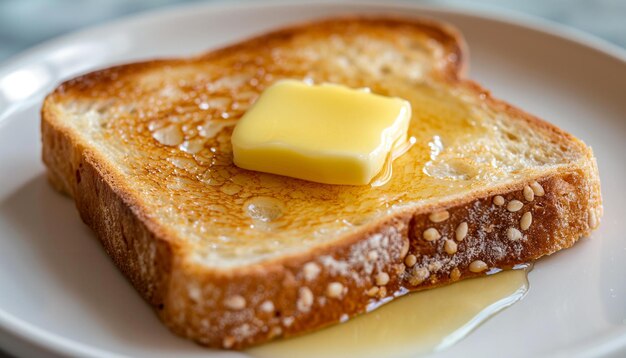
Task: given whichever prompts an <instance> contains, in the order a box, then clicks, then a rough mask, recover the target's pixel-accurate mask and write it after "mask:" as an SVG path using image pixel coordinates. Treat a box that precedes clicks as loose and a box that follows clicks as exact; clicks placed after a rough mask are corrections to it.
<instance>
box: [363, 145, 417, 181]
mask: <svg viewBox="0 0 626 358" xmlns="http://www.w3.org/2000/svg"><path fill="white" fill-rule="evenodd" d="M416 141H417V140H416V139H415V137H411V138H409V139H408V140H406V141H405V140H403V141H398V142H396V144H394V147H393V148H394V149H393V150H392V151H391V152H389V154H387V158H385V163H384V164H383V167H382V169H381V170H380V172H379V173H378V174H377V175H376V176H375V177H374V179H372V181H371V182H370V185H371V186H372V187H377V186H383V185H385V184H387V183H388V182H389V180H391V176H392V175H393V161H394V160H396V159H398V158H399V157H400V156H401V155H403V154H404V153H406V152H408V151H409V149H411V147H412V146H413V145H414V144H415V142H416Z"/></svg>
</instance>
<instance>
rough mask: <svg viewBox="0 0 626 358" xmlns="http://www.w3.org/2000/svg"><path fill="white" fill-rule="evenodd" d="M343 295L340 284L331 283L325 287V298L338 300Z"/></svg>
mask: <svg viewBox="0 0 626 358" xmlns="http://www.w3.org/2000/svg"><path fill="white" fill-rule="evenodd" d="M342 294H343V285H342V284H341V282H331V283H329V284H328V286H327V287H326V296H328V297H330V298H340V297H341V295H342Z"/></svg>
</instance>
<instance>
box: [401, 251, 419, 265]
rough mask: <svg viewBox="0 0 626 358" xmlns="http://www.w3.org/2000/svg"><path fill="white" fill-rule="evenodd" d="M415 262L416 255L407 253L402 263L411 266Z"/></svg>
mask: <svg viewBox="0 0 626 358" xmlns="http://www.w3.org/2000/svg"><path fill="white" fill-rule="evenodd" d="M415 263H417V257H415V255H413V254H411V255H407V256H406V258H405V259H404V264H405V265H406V266H407V267H413V266H415Z"/></svg>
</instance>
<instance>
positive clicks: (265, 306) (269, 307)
mask: <svg viewBox="0 0 626 358" xmlns="http://www.w3.org/2000/svg"><path fill="white" fill-rule="evenodd" d="M259 308H260V309H261V311H263V312H267V313H271V312H274V304H273V303H272V301H269V300H268V301H264V302H263V303H261V305H260V306H259Z"/></svg>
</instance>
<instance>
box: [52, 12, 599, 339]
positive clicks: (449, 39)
mask: <svg viewBox="0 0 626 358" xmlns="http://www.w3.org/2000/svg"><path fill="white" fill-rule="evenodd" d="M466 61H467V53H466V51H465V47H464V43H463V40H462V39H461V37H460V36H459V35H458V34H457V33H456V31H454V30H453V29H451V28H449V27H448V26H444V25H442V24H439V23H436V22H431V21H423V20H412V19H400V18H340V19H331V20H326V21H321V22H315V23H309V24H305V25H301V26H296V27H291V28H287V29H283V30H279V31H276V32H272V33H269V34H266V35H263V36H260V37H256V38H254V39H251V40H248V41H244V42H241V43H239V44H236V45H234V46H231V47H227V48H223V49H220V50H217V51H212V52H209V53H207V54H205V55H202V56H199V57H194V58H189V59H173V60H159V61H150V62H143V63H135V64H129V65H124V66H119V67H114V68H109V69H106V70H102V71H97V72H93V73H90V74H87V75H84V76H82V77H78V78H76V79H73V80H70V81H68V82H66V83H63V84H62V85H61V86H60V87H58V88H57V89H56V90H55V91H54V93H52V94H50V95H49V96H48V97H47V98H46V100H45V103H44V106H43V109H42V132H43V159H44V162H45V163H46V165H47V167H48V174H49V177H50V180H51V182H52V184H53V185H54V186H55V187H56V188H57V189H59V190H61V191H63V192H66V193H68V194H69V195H71V196H72V197H73V198H74V200H75V201H76V205H77V207H78V211H79V212H80V215H81V217H82V219H83V220H84V221H85V223H86V224H87V225H89V226H90V227H91V228H92V229H93V230H94V231H95V233H96V235H97V237H98V238H99V239H100V240H101V241H102V243H103V245H104V248H105V250H106V251H107V253H108V254H109V255H110V256H111V257H112V258H113V260H114V261H115V263H116V264H117V266H118V267H119V268H120V270H121V271H122V272H123V273H124V274H125V275H126V276H127V277H128V279H129V280H130V281H131V282H132V284H133V285H134V286H135V287H136V288H137V290H138V291H139V292H140V293H141V295H142V296H143V297H144V298H145V299H146V300H147V301H148V302H149V303H150V304H151V305H152V306H154V308H155V309H156V311H157V313H158V315H159V317H160V318H161V319H162V321H163V322H164V323H165V324H166V325H167V326H169V327H170V328H171V329H172V330H173V331H174V332H176V333H178V334H180V335H182V336H185V337H188V338H191V339H193V340H196V341H198V342H200V343H202V344H206V345H210V346H215V347H226V348H242V347H245V346H249V345H251V344H256V343H260V342H264V341H267V340H270V339H273V338H276V337H280V336H293V335H296V334H301V333H303V332H306V331H310V330H313V329H317V328H320V327H324V326H327V325H330V324H333V323H337V322H339V321H340V320H343V319H346V318H347V317H351V316H354V315H356V314H358V313H361V312H364V311H365V310H366V309H367V308H368V307H370V308H371V307H375V306H376V305H378V304H380V303H383V302H387V301H388V300H390V299H391V298H392V297H396V296H399V295H401V294H404V293H406V292H408V291H414V290H421V289H425V288H430V287H435V286H439V285H443V284H447V283H451V282H454V281H456V280H460V279H465V278H468V277H474V276H478V275H484V274H486V273H488V272H492V271H493V270H495V269H508V268H511V267H513V266H514V265H516V264H520V263H526V262H529V261H533V260H536V259H538V258H539V257H541V256H544V255H549V254H551V253H553V252H555V251H558V250H560V249H563V248H567V247H569V246H571V245H573V244H574V243H575V242H576V241H577V239H578V238H580V237H581V236H583V235H586V234H588V233H589V232H590V230H591V229H593V228H595V227H596V226H597V225H598V222H599V218H600V216H601V213H602V206H601V197H600V183H599V178H598V171H597V167H596V163H595V159H594V157H593V154H592V151H591V149H590V148H588V147H587V146H585V145H584V144H583V143H582V142H581V141H580V140H578V139H576V138H574V137H573V136H571V135H570V134H568V133H565V132H563V131H562V130H560V129H558V128H556V127H554V126H552V125H550V124H549V123H546V122H544V121H542V120H540V119H538V118H536V117H533V116H532V115H529V114H527V113H525V112H523V111H522V110H519V109H517V108H515V107H513V106H511V105H509V104H507V103H505V102H502V101H500V100H497V99H494V98H493V97H492V96H491V95H490V94H489V92H488V91H487V90H485V89H483V88H481V87H480V86H479V85H477V84H475V83H473V82H471V81H468V80H466V79H464V78H463V70H464V69H465V66H466ZM282 78H295V79H309V80H312V81H314V82H316V83H322V82H332V83H340V84H344V85H348V86H350V87H354V88H358V87H369V88H370V89H371V90H372V91H373V92H375V93H379V94H384V95H390V96H397V97H401V98H405V99H407V100H409V101H410V102H411V105H412V108H413V118H412V122H411V127H410V135H412V136H414V137H415V138H416V139H417V142H416V144H415V146H413V147H412V148H411V149H410V150H409V152H408V153H407V154H405V155H403V156H401V157H400V158H398V159H397V160H395V162H394V163H393V176H392V179H391V181H390V182H389V183H388V184H386V185H384V186H382V187H370V186H345V185H325V184H318V183H313V182H307V181H303V180H298V179H292V178H288V177H281V176H275V175H270V174H264V173H259V172H253V171H247V170H243V169H239V168H237V167H236V166H234V165H233V164H232V153H231V146H230V135H231V133H232V125H233V124H234V123H236V121H237V119H238V118H239V117H240V116H241V115H242V114H243V113H244V112H245V111H246V109H247V108H248V107H249V106H250V105H251V104H252V103H253V102H254V100H255V99H256V98H257V96H258V95H259V93H260V92H261V91H263V89H264V88H266V87H267V86H268V85H269V84H271V83H273V82H274V81H276V80H278V79H282ZM294 120H297V119H294Z"/></svg>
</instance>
